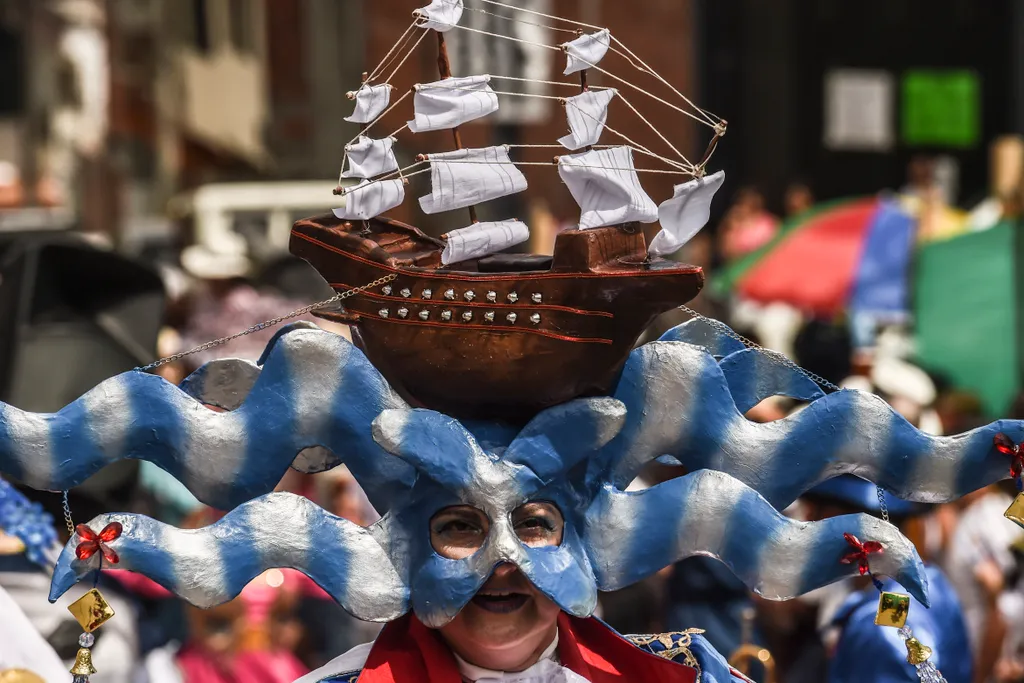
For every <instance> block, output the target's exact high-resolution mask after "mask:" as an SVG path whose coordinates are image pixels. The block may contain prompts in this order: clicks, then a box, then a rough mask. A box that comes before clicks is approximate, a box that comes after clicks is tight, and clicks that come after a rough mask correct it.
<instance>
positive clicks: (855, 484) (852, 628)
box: [802, 475, 975, 683]
mask: <svg viewBox="0 0 1024 683" xmlns="http://www.w3.org/2000/svg"><path fill="white" fill-rule="evenodd" d="M885 497H886V505H887V507H888V511H889V517H890V521H891V522H892V523H893V524H895V525H896V526H897V527H899V529H900V531H901V532H902V533H903V534H904V535H905V536H906V537H907V538H909V539H910V540H911V541H913V542H914V544H915V545H917V546H918V547H921V546H922V545H923V538H922V535H923V528H924V524H923V517H924V516H925V515H927V514H928V511H929V510H928V506H926V505H922V504H917V503H909V502H906V501H903V500H900V499H899V498H896V497H895V496H892V495H890V494H885ZM802 500H803V503H804V513H805V516H806V518H807V519H808V520H809V521H818V520H822V519H828V518H831V517H837V516H840V515H846V514H853V513H858V512H866V513H869V514H873V515H875V516H881V506H880V504H879V500H878V494H877V489H876V487H875V485H874V484H872V483H870V482H868V481H865V480H863V479H860V478H858V477H854V476H852V475H843V476H840V477H836V478H833V479H830V480H828V481H826V482H824V483H822V484H820V485H819V486H817V487H815V488H814V489H812V490H811V491H810V492H808V493H807V494H806V495H805V496H804V497H803V499H802ZM925 572H926V575H927V579H928V594H929V597H930V599H931V607H930V608H925V606H924V605H922V604H920V603H918V602H917V601H916V600H914V599H913V598H911V606H910V613H909V616H908V618H907V626H909V627H910V628H911V629H912V630H913V632H914V637H915V638H917V639H918V640H919V641H920V642H921V643H923V644H925V645H926V646H928V647H930V648H932V655H931V659H930V661H931V662H932V663H934V664H935V666H936V667H937V668H938V669H939V670H941V671H942V674H943V675H944V676H945V678H946V680H947V681H948V682H949V683H972V681H974V680H975V679H974V678H973V662H972V660H971V655H970V649H969V644H968V637H967V627H966V625H965V622H964V618H963V613H962V611H961V606H960V601H959V600H958V598H957V596H956V593H955V591H954V589H953V586H952V585H951V584H950V582H949V581H948V580H947V579H946V577H945V576H944V575H943V573H942V572H941V570H939V569H938V568H937V567H935V566H933V565H928V564H926V566H925ZM882 584H883V587H884V590H887V591H894V592H900V590H899V587H898V585H897V584H896V583H895V582H893V581H892V580H891V579H885V580H883V581H882ZM827 593H828V595H827V597H825V598H824V599H822V601H821V603H820V606H819V614H818V623H819V624H820V625H821V638H822V642H823V643H824V646H825V650H826V652H827V653H828V673H827V677H826V678H825V679H824V680H826V681H827V682H828V683H846V682H847V681H849V682H851V683H852V682H854V681H856V682H857V683H861V682H862V681H871V682H872V683H895V682H896V681H906V682H907V683H912V682H916V681H918V680H919V679H918V674H917V671H916V670H915V668H914V666H913V665H911V664H909V663H908V662H907V647H906V644H905V642H904V640H903V638H901V637H900V635H899V633H898V631H897V629H895V628H888V627H884V626H878V625H876V624H875V613H876V610H877V607H878V589H876V588H875V587H874V586H873V585H872V583H871V580H870V578H869V577H859V578H855V579H847V580H845V581H841V582H839V583H836V584H833V586H832V587H830V589H829V590H828V591H827Z"/></svg>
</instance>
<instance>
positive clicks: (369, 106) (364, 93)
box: [345, 83, 391, 123]
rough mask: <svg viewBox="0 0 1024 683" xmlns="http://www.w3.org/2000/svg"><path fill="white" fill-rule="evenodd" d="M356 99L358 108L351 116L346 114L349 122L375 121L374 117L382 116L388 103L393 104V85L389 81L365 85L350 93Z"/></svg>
mask: <svg viewBox="0 0 1024 683" xmlns="http://www.w3.org/2000/svg"><path fill="white" fill-rule="evenodd" d="M349 95H350V96H353V97H355V99H356V109H355V111H353V112H352V115H351V116H346V117H345V120H346V121H348V122H349V123H373V121H374V119H376V118H377V117H378V116H380V115H381V114H382V113H383V112H384V110H385V109H387V108H388V105H389V104H391V86H390V85H388V84H387V83H384V84H382V85H365V84H364V85H363V86H362V87H361V88H359V90H357V91H356V92H354V93H349Z"/></svg>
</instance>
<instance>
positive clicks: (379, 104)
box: [291, 0, 726, 419]
mask: <svg viewBox="0 0 1024 683" xmlns="http://www.w3.org/2000/svg"><path fill="white" fill-rule="evenodd" d="M491 6H498V7H501V8H504V9H505V10H507V11H511V12H512V14H511V16H503V18H506V19H508V20H509V21H518V20H520V19H519V18H521V20H523V21H528V22H530V23H537V22H538V21H540V22H543V21H550V22H555V23H557V26H556V27H554V28H555V30H559V31H566V32H572V33H575V35H576V38H575V39H573V40H571V41H570V42H567V43H563V44H561V45H559V46H554V45H541V47H543V48H547V49H551V50H559V51H561V52H563V53H564V54H565V57H566V59H567V66H566V69H565V71H564V75H566V76H573V78H574V79H576V78H578V79H579V80H576V81H575V82H550V81H546V82H545V83H546V84H548V85H552V86H564V87H566V88H570V89H574V90H575V91H577V92H578V94H575V95H570V96H567V97H565V98H564V99H562V98H559V99H561V101H562V103H563V104H564V107H565V114H566V119H567V124H568V125H567V127H568V130H569V132H568V134H567V135H566V136H565V137H563V138H561V139H560V140H558V143H559V145H551V147H559V146H561V147H562V148H564V149H565V151H567V152H569V153H567V154H562V155H560V156H557V157H555V159H554V161H553V162H551V161H544V162H537V161H515V160H513V158H512V155H513V151H514V149H515V147H514V146H508V145H506V146H497V147H487V148H483V149H463V147H462V142H461V136H460V134H459V126H461V125H462V124H464V123H467V122H469V121H472V120H476V119H480V118H483V117H486V116H489V115H491V114H493V113H495V112H496V111H498V108H499V95H502V96H504V95H512V94H516V93H505V92H502V91H500V90H499V91H496V90H494V89H493V88H492V85H491V84H492V81H500V80H503V79H510V80H523V79H516V78H512V77H506V76H499V75H475V76H468V77H462V78H455V77H453V76H452V74H451V67H450V63H449V59H448V52H447V46H446V42H445V34H446V33H447V32H449V31H452V30H466V31H478V30H477V29H472V28H468V27H461V26H460V25H459V22H460V20H461V19H462V16H463V14H464V12H467V11H475V12H485V13H490V12H489V11H488V8H489V7H491ZM499 16H500V15H499ZM517 17H519V18H517ZM566 26H571V27H572V28H571V29H568V30H567V29H566V28H565V27H566ZM478 32H479V31H478ZM417 33H419V36H418V38H417ZM431 34H433V35H436V40H437V45H438V66H439V75H440V78H441V80H439V81H437V82H434V83H426V84H419V85H416V86H414V87H413V89H412V90H411V91H409V92H407V93H406V94H405V95H403V96H402V97H401V98H399V99H397V100H396V101H394V103H392V91H393V86H392V85H390V83H389V81H391V80H392V79H393V78H394V76H395V74H396V73H397V72H398V70H399V69H400V68H401V67H402V65H403V64H405V63H406V61H407V60H408V58H409V57H410V56H411V55H412V53H413V52H414V51H415V50H417V49H418V48H419V46H420V45H421V43H422V42H423V41H424V39H425V38H427V36H429V35H431ZM487 35H488V36H490V37H492V38H493V39H494V40H502V39H507V40H516V41H519V40H520V39H518V38H515V37H512V36H506V35H501V34H498V33H487ZM410 44H411V47H409V45H410ZM407 47H408V48H409V49H408V50H407V51H405V48H407ZM609 52H612V53H615V54H617V55H618V56H619V57H622V58H624V59H625V61H626V62H627V63H628V64H629V65H630V66H631V67H632V68H634V69H636V70H637V71H638V72H642V73H645V74H647V75H648V76H650V77H653V78H654V79H657V81H658V83H659V84H660V85H662V86H664V87H665V88H666V89H667V90H668V91H669V92H670V93H671V94H670V95H667V96H668V97H672V96H675V97H676V98H677V101H678V102H679V104H678V105H677V104H673V103H672V102H670V101H668V100H666V99H664V98H662V97H659V96H657V95H654V94H652V93H649V92H647V91H646V90H643V89H642V88H640V87H639V86H636V85H633V84H632V83H631V81H629V80H628V79H625V78H622V77H620V76H617V75H616V74H614V73H613V72H611V71H609V70H606V69H604V68H603V67H601V66H599V63H601V62H602V60H604V58H605V57H606V56H607V55H608V53H609ZM396 61H397V62H398V66H397V67H396V68H395V70H394V72H393V73H392V74H391V75H390V76H388V77H383V74H384V71H385V69H384V67H385V66H386V65H389V64H391V63H394V62H396ZM588 70H596V71H599V72H600V73H602V74H605V75H607V76H608V77H610V78H611V79H614V80H615V81H616V82H618V83H621V84H624V85H625V86H628V88H630V89H631V90H630V95H631V96H632V95H633V92H639V93H640V94H642V95H644V96H646V97H649V98H652V99H653V100H654V101H656V102H657V103H659V104H660V105H662V106H668V107H671V108H672V109H674V110H675V111H676V112H678V113H680V114H681V115H685V116H689V117H691V118H692V119H694V120H696V121H698V122H700V123H703V124H705V125H706V126H708V127H709V128H710V129H711V130H712V132H713V137H712V138H711V141H710V143H709V144H708V147H707V151H706V152H705V154H704V157H703V158H702V159H701V161H700V162H698V163H696V164H694V163H691V162H690V161H688V160H687V159H686V157H685V156H683V155H682V154H681V153H680V152H679V151H678V150H677V149H676V148H675V147H674V146H673V145H672V143H671V142H670V141H669V140H668V139H667V138H666V137H665V136H664V135H663V134H662V133H661V132H660V131H658V130H657V129H654V127H653V126H652V125H651V124H650V123H649V122H648V121H647V119H646V118H644V117H643V115H642V114H641V113H640V110H638V109H637V108H636V107H635V106H634V105H632V104H631V103H630V102H629V100H628V99H627V98H626V96H625V95H624V94H623V93H622V92H620V90H618V89H615V88H609V87H605V88H598V87H588V85H587V73H588ZM577 74H578V76H577ZM409 95H412V96H413V103H412V104H413V110H414V112H413V113H414V117H413V119H412V120H411V121H409V123H408V124H407V125H406V126H404V127H403V128H402V129H400V130H399V131H396V133H394V134H392V135H388V136H385V137H380V138H375V137H372V136H371V135H370V133H371V130H372V129H373V128H374V127H375V124H376V123H377V122H378V121H379V120H380V119H381V118H382V117H383V116H384V115H385V114H387V113H388V112H390V111H392V110H393V109H395V108H396V107H399V106H401V105H402V104H403V103H404V102H405V100H406V99H407V98H408V97H409ZM349 97H350V99H352V100H353V101H354V102H355V111H354V112H353V113H352V115H351V116H349V117H347V118H346V120H347V121H350V122H354V123H359V124H362V125H363V132H362V134H361V135H359V136H358V137H357V138H356V139H355V140H353V141H352V143H351V144H349V145H348V146H347V147H346V159H345V162H343V164H342V166H343V170H342V177H343V178H349V179H354V180H356V181H358V184H355V185H351V186H349V187H346V188H342V187H339V189H338V190H337V191H336V193H337V194H339V195H341V196H342V197H343V199H344V206H342V207H341V208H339V209H336V210H335V211H334V213H333V215H327V216H320V217H315V218H311V219H306V220H302V221H299V222H298V223H296V225H295V227H294V229H293V231H292V239H291V251H292V253H294V254H295V255H297V256H300V257H302V258H304V259H306V260H307V261H308V262H310V263H311V264H312V265H313V266H314V267H315V268H316V269H317V270H318V271H319V272H320V274H321V275H322V276H323V277H324V278H325V279H326V280H327V281H328V283H330V284H331V286H332V287H334V288H335V289H336V290H337V291H344V290H347V289H350V288H352V287H355V286H358V285H360V284H362V283H366V282H371V281H374V280H376V279H378V278H380V277H382V276H384V275H388V274H394V275H396V276H397V277H396V279H395V280H394V281H392V282H390V283H389V284H387V285H384V286H382V287H379V288H377V289H376V290H372V291H367V292H364V293H361V294H359V295H358V296H355V297H353V298H351V299H349V300H348V301H347V302H346V304H345V308H344V309H341V310H338V311H327V312H321V313H319V314H318V315H320V316H322V317H324V318H328V319H332V320H335V321H339V322H343V323H346V324H349V325H352V328H353V336H354V338H355V340H356V342H357V344H359V345H360V347H361V348H362V349H363V350H364V352H365V353H366V355H367V356H368V357H369V359H370V360H371V361H372V362H373V364H374V365H375V366H376V367H377V368H379V369H380V370H381V371H382V372H383V373H384V375H385V377H387V379H388V380H389V382H391V384H392V385H393V386H395V387H396V388H397V389H398V390H399V391H401V392H403V393H404V394H405V395H406V396H405V397H406V399H407V400H410V401H412V402H413V403H420V404H426V405H430V406H431V407H434V408H436V409H439V410H442V411H445V412H447V413H449V414H452V415H456V416H459V417H505V418H510V419H516V418H517V417H523V418H525V417H528V416H529V415H531V414H533V413H535V412H536V411H537V410H540V409H543V408H546V407H548V406H552V405H557V404H559V403H563V402H565V401H567V400H570V399H572V398H575V397H578V396H587V395H595V394H603V393H606V392H607V391H608V390H609V388H610V387H611V386H612V385H613V383H614V382H615V381H616V379H617V378H618V375H619V373H620V372H621V369H622V366H623V364H624V363H625V361H626V358H627V356H628V354H629V352H630V350H631V349H632V348H633V346H634V344H635V343H636V341H637V339H638V337H639V336H640V335H641V334H642V332H643V330H644V329H645V328H646V327H647V326H648V325H649V324H650V323H651V322H652V321H653V319H654V318H655V317H656V316H657V315H659V314H661V313H663V312H665V311H667V310H670V309H672V308H675V307H676V306H679V305H681V304H684V303H686V302H687V301H689V300H691V299H692V298H693V297H695V296H696V295H697V294H698V292H699V291H700V289H701V287H702V286H703V282H704V276H703V273H702V272H701V269H700V268H697V267H694V266H688V265H683V264H680V263H677V262H675V261H670V260H666V259H664V258H662V257H663V256H667V255H669V254H671V253H674V252H675V251H678V250H679V249H680V248H681V247H682V246H683V245H684V244H685V243H686V242H687V241H688V240H689V239H690V238H692V237H693V236H694V235H695V234H696V233H697V232H698V231H699V230H700V229H701V228H702V227H703V226H704V225H705V223H706V222H707V221H708V218H709V215H710V206H711V200H712V198H713V196H714V194H715V192H716V191H717V190H718V188H719V187H721V185H722V183H723V181H724V174H723V173H721V172H719V173H715V174H712V175H710V176H709V175H706V170H705V169H706V166H707V163H708V161H709V159H710V157H711V155H712V153H713V151H714V149H715V147H716V145H717V142H718V140H719V139H720V138H721V137H722V136H723V135H724V134H725V130H726V123H725V121H723V120H720V119H718V118H716V117H714V116H713V115H711V114H709V113H708V112H706V111H704V110H701V109H699V108H697V107H696V106H695V105H693V104H692V103H691V102H690V101H689V100H688V99H687V98H686V97H685V96H684V95H682V93H680V92H679V91H678V90H676V89H675V88H674V87H672V86H671V84H669V83H668V81H666V80H665V79H664V78H662V77H661V76H659V75H658V74H657V73H656V72H654V70H653V69H651V68H650V67H649V66H647V64H646V63H645V62H644V61H643V60H642V59H641V58H640V57H638V56H637V55H636V54H634V53H633V52H632V51H630V50H629V49H628V48H626V47H625V46H624V45H623V44H622V43H619V42H618V41H617V40H616V39H615V38H614V37H613V36H612V35H611V33H610V31H609V30H608V29H602V28H599V27H596V26H589V25H586V24H580V23H578V22H572V21H570V20H567V19H562V18H561V17H555V16H551V15H546V14H540V13H538V12H534V11H531V10H526V9H522V8H517V7H513V6H511V5H508V4H505V3H501V2H498V1H497V0H433V1H432V2H431V4H430V5H429V6H427V7H424V8H422V9H418V10H416V11H415V12H414V14H413V23H412V25H411V26H410V27H409V29H407V31H406V32H405V34H403V36H402V37H401V38H400V39H399V40H398V42H396V44H395V46H394V47H393V48H392V49H391V51H390V52H389V53H388V55H387V56H386V57H385V59H384V61H383V62H382V63H381V65H380V66H379V67H378V68H377V69H376V70H375V71H374V72H372V73H368V74H365V75H364V82H363V83H362V85H361V86H360V87H359V88H358V90H356V91H354V92H352V93H349ZM616 98H618V99H619V100H620V101H622V102H623V103H624V104H625V105H626V106H628V107H629V108H630V109H631V110H632V111H633V112H635V113H636V114H637V116H638V118H639V119H640V120H641V121H642V122H643V123H644V124H646V125H647V126H650V127H651V128H652V130H654V132H655V133H656V134H657V136H658V138H659V139H660V140H661V141H662V142H663V143H664V144H665V146H666V147H667V151H666V152H665V154H658V153H656V152H654V151H652V150H651V149H649V148H647V147H644V146H642V145H639V144H637V143H635V142H633V141H632V140H631V139H630V138H629V137H628V136H627V135H624V134H622V133H619V132H618V131H617V130H615V129H614V128H613V127H612V126H610V125H609V124H608V108H609V106H610V104H611V103H612V101H613V100H615V99H616ZM405 129H408V130H409V131H410V132H411V133H413V134H417V133H424V132H428V131H436V130H443V129H450V130H451V131H452V132H453V136H454V142H455V147H456V149H455V150H454V151H452V152H446V153H441V154H429V155H419V156H418V157H416V163H415V164H414V165H412V166H409V167H407V168H400V167H399V164H398V161H397V159H396V156H395V152H394V146H395V144H396V141H397V137H396V136H397V135H398V134H399V133H402V132H404V130H405ZM606 131H607V132H609V133H612V134H614V135H616V136H617V137H618V138H621V144H617V145H600V144H599V142H600V140H601V138H602V137H603V135H604V134H605V132H606ZM634 154H638V155H642V156H643V157H644V158H645V160H649V161H650V162H652V164H651V165H659V166H661V168H657V169H646V168H640V169H638V168H637V167H636V165H635V161H634ZM520 166H547V167H549V168H551V169H552V170H557V172H558V175H559V176H560V177H561V179H562V181H563V182H564V183H565V185H566V186H567V188H568V190H569V192H570V193H571V194H572V196H573V198H574V199H575V200H576V202H577V203H578V204H579V206H580V209H581V216H580V221H579V227H578V229H576V230H567V231H563V232H561V233H560V234H559V235H558V236H557V238H556V242H555V248H554V254H553V256H535V255H521V254H501V253H499V252H501V251H502V250H505V249H508V248H510V247H512V246H515V245H517V244H520V243H522V242H524V241H526V240H527V239H528V238H529V229H528V227H527V226H526V225H525V224H523V223H521V222H519V221H518V220H514V219H513V220H506V221H500V222H483V223H481V222H478V221H477V215H476V210H475V206H476V205H477V204H481V203H484V202H488V201H492V200H495V199H498V198H501V197H505V196H508V195H512V194H516V193H519V192H522V191H524V190H526V189H527V181H526V178H525V176H524V175H523V173H522V171H520V169H519V167H520ZM419 173H429V174H430V180H431V185H432V191H431V193H430V194H429V195H427V196H424V197H422V198H420V200H419V204H420V207H421V208H422V210H423V211H424V212H425V213H428V214H436V213H440V212H447V211H456V210H460V209H468V210H469V222H470V224H469V225H468V226H467V227H464V228H460V229H457V230H453V231H451V232H449V233H447V234H446V235H444V236H443V238H442V239H435V238H433V237H430V236H428V235H426V234H424V233H423V232H422V231H420V230H418V229H416V228H414V227H412V226H409V225H406V224H403V223H400V222H398V221H394V220H391V219H388V218H386V217H384V216H383V214H384V213H386V212H387V211H389V210H391V209H393V208H395V207H396V206H399V205H400V204H402V203H403V202H404V201H405V195H406V188H407V186H408V179H409V178H410V177H411V176H413V175H417V174H419ZM638 173H662V174H674V175H677V176H679V177H680V178H681V179H684V180H685V182H683V183H682V184H679V185H676V186H675V191H674V194H673V196H672V197H671V198H669V199H668V200H666V201H664V202H662V203H661V204H660V205H658V204H656V203H655V202H654V201H653V200H652V199H651V198H650V197H649V196H648V195H647V193H646V192H645V191H644V189H643V187H642V185H641V182H640V179H639V175H638ZM654 222H660V224H661V232H660V233H658V235H657V236H656V237H655V238H654V239H653V240H652V242H651V244H650V245H649V246H648V245H647V244H646V241H645V238H644V234H643V232H642V230H640V229H639V224H641V223H654ZM442 387H443V389H444V390H443V391H441V390H440V389H441V388H442Z"/></svg>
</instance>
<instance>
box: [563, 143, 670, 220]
mask: <svg viewBox="0 0 1024 683" xmlns="http://www.w3.org/2000/svg"><path fill="white" fill-rule="evenodd" d="M558 175H560V176H561V177H562V181H563V182H564V183H565V184H566V186H568V188H569V192H570V193H572V196H573V199H575V200H576V203H577V204H579V205H580V209H582V214H581V216H580V229H581V230H586V229H588V228H601V227H604V226H606V225H616V224H618V223H631V222H634V221H638V222H640V223H653V222H655V221H656V220H658V205H657V204H655V203H654V200H652V199H651V198H650V197H648V196H647V193H646V192H644V189H643V187H642V186H641V185H640V178H638V177H637V174H636V168H635V167H634V166H633V150H631V149H630V148H629V147H612V148H610V149H601V150H594V151H592V152H583V153H582V154H567V155H565V156H563V157H560V158H559V160H558Z"/></svg>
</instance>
